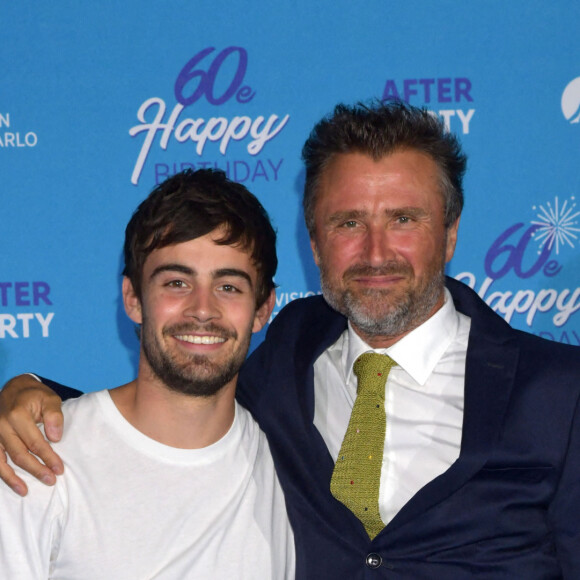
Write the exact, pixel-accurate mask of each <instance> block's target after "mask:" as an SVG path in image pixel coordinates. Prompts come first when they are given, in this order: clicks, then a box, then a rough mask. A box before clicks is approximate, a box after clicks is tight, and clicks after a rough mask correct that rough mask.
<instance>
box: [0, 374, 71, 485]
mask: <svg viewBox="0 0 580 580" xmlns="http://www.w3.org/2000/svg"><path fill="white" fill-rule="evenodd" d="M60 407H61V400H60V398H59V396H58V395H57V394H56V393H54V391H52V390H51V389H49V388H48V387H47V386H46V385H44V384H43V383H41V382H39V381H38V380H37V379H36V378H34V377H33V376H31V375H19V376H17V377H14V378H13V379H11V380H10V381H8V382H7V383H6V384H5V385H4V388H3V389H2V391H0V479H2V481H4V483H6V485H8V486H9V487H11V488H12V489H13V490H14V491H15V492H16V493H17V494H19V495H22V496H24V495H26V494H27V492H28V488H27V486H26V484H25V483H24V481H23V480H22V479H21V478H20V477H18V476H17V475H16V473H15V472H14V470H13V469H12V467H11V466H10V465H8V462H7V457H6V454H8V455H9V456H10V458H11V459H12V461H13V462H14V463H15V464H16V465H18V466H19V467H21V468H22V469H24V470H25V471H28V472H29V473H31V474H32V475H34V477H36V478H37V479H39V480H40V481H42V482H43V483H46V484H47V485H54V484H55V483H56V475H60V474H61V473H63V471H64V465H63V463H62V460H61V459H60V457H59V456H58V455H57V454H56V453H55V452H54V451H53V449H52V447H51V446H50V444H49V443H48V442H47V441H46V439H45V438H44V437H43V435H42V433H41V431H40V430H39V428H38V427H37V423H44V430H45V433H46V437H47V438H48V439H49V440H50V441H59V440H60V438H61V437H62V426H63V416H62V412H61V410H60Z"/></svg>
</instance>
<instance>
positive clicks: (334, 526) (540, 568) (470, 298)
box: [238, 279, 580, 580]
mask: <svg viewBox="0 0 580 580" xmlns="http://www.w3.org/2000/svg"><path fill="white" fill-rule="evenodd" d="M447 285H448V288H449V289H450V291H451V293H452V295H453V299H454V302H455V306H456V308H457V309H458V310H459V311H460V312H463V313H464V314H466V315H467V316H469V317H471V331H470V336H469V344H468V352H467V363H466V371H465V408H464V422H463V434H462V442H461V453H460V457H459V459H458V460H457V461H456V462H455V463H454V464H453V465H452V466H451V467H450V468H449V469H448V470H447V471H446V472H445V473H444V474H442V475H441V476H439V477H437V478H436V479H434V480H433V481H431V482H430V483H429V484H427V485H426V486H425V487H424V488H422V489H421V490H420V491H419V492H418V493H417V494H416V495H415V496H414V497H413V498H412V499H411V500H410V501H409V502H408V503H407V504H406V505H405V506H404V507H403V508H402V509H401V511H400V512H399V513H398V514H397V516H396V517H395V518H394V519H393V520H392V521H391V522H390V523H389V524H388V525H387V526H386V527H385V528H384V529H383V531H382V532H381V533H380V534H379V535H378V536H377V537H376V538H375V539H374V540H373V541H370V539H369V537H368V536H367V534H366V532H365V530H364V528H363V526H362V524H361V523H360V522H359V520H358V519H357V518H356V517H355V516H354V515H353V514H352V513H351V512H350V511H349V510H348V509H347V508H345V507H344V506H343V505H342V504H341V503H340V502H338V501H336V500H335V499H334V498H333V497H332V495H331V494H330V491H329V487H330V478H331V474H332V470H333V467H334V463H333V460H332V458H331V456H330V454H329V452H328V449H327V447H326V444H325V443H324V441H323V439H322V437H321V435H320V434H319V432H318V430H317V429H316V427H314V425H313V418H314V383H313V364H314V361H315V360H316V359H317V357H318V356H319V355H320V354H321V353H322V351H323V350H324V349H326V348H327V347H328V346H329V345H331V344H332V343H333V342H335V341H336V339H337V338H338V336H339V335H340V333H341V332H342V331H343V330H344V329H345V328H346V320H345V318H344V317H342V316H341V315H339V314H337V313H336V312H335V311H333V310H332V309H330V308H329V307H328V306H327V305H326V303H325V302H324V300H323V299H322V298H321V297H313V298H306V299H302V300H297V301H295V302H292V303H291V304H289V305H288V306H287V307H286V308H284V309H283V311H282V312H280V314H279V315H278V316H277V317H276V318H275V319H274V321H273V323H272V324H271V325H270V328H269V330H268V335H267V338H266V341H265V342H264V343H263V344H262V345H261V346H260V347H259V348H258V349H257V350H256V352H255V353H254V354H253V355H252V356H251V357H250V359H249V360H248V361H247V363H246V365H245V367H244V369H243V372H242V373H241V376H240V384H239V386H238V398H239V400H240V401H241V402H242V404H244V405H245V406H246V407H248V408H249V409H250V410H251V412H252V413H253V414H254V416H255V417H256V419H257V420H258V422H259V423H260V425H261V427H262V429H263V430H264V431H265V432H266V434H267V435H268V439H269V442H270V446H271V449H272V453H273V455H274V460H275V463H276V468H277V470H278V474H279V477H280V480H281V483H282V486H283V488H284V491H285V494H286V502H287V506H288V510H289V514H290V519H291V521H292V525H293V527H294V533H295V538H296V548H297V561H298V562H297V563H298V568H297V572H298V573H297V577H298V578H306V579H313V580H314V579H316V580H321V579H328V580H336V579H348V580H351V579H359V578H360V579H362V578H369V579H371V578H376V579H378V578H385V579H387V578H389V579H401V578H405V579H413V580H419V579H423V578H424V579H429V580H433V579H437V580H440V579H449V580H461V579H464V578H466V579H467V578H469V579H471V578H474V577H477V578H490V579H494V580H495V579H502V578H506V579H507V578H509V579H510V580H514V579H518V580H519V579H522V580H524V579H525V580H530V579H538V580H539V579H542V580H546V579H551V578H566V579H573V580H578V579H580V410H579V408H578V407H579V399H580V349H578V348H576V347H571V346H568V345H562V344H558V343H554V342H549V341H546V340H542V339H539V338H538V337H535V336H533V335H530V334H527V333H523V332H520V331H516V330H514V329H512V328H511V327H510V326H509V325H508V324H507V323H506V322H505V321H504V320H503V319H502V318H500V317H499V316H498V315H496V314H495V313H494V312H493V311H492V310H491V309H490V308H489V307H488V306H487V305H486V304H485V303H484V302H483V301H482V300H481V299H480V298H479V297H478V296H477V294H475V293H474V292H473V291H472V290H470V289H469V288H468V287H467V286H465V285H463V284H461V283H459V282H457V281H455V280H451V279H448V280H447ZM373 553H374V554H375V555H376V556H374V557H372V558H371V561H370V563H371V565H372V566H375V567H369V566H368V565H367V564H366V562H367V557H368V555H369V554H373ZM377 556H378V557H377ZM379 562H380V565H379V566H378V567H376V566H377V564H378V563H379Z"/></svg>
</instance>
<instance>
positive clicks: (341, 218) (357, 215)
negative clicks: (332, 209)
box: [327, 209, 367, 226]
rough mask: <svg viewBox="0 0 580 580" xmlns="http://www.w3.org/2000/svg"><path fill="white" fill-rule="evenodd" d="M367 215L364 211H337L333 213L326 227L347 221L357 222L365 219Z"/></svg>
mask: <svg viewBox="0 0 580 580" xmlns="http://www.w3.org/2000/svg"><path fill="white" fill-rule="evenodd" d="M366 215H367V214H366V212H364V211H360V210H356V209H352V210H346V211H337V212H336V213H333V214H332V215H331V216H330V217H329V218H328V220H327V223H328V225H331V226H333V225H337V224H341V223H343V222H347V221H349V220H358V219H362V218H363V217H365V216H366Z"/></svg>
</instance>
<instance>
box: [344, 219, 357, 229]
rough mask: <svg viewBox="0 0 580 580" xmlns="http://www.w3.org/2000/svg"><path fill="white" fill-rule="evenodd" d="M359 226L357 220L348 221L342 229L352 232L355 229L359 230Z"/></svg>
mask: <svg viewBox="0 0 580 580" xmlns="http://www.w3.org/2000/svg"><path fill="white" fill-rule="evenodd" d="M358 226H359V223H358V222H357V221H356V220H346V221H345V222H343V223H342V224H341V227H342V228H345V229H347V230H352V229H354V228H357V227H358Z"/></svg>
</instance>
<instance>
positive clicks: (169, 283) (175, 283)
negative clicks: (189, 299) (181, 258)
mask: <svg viewBox="0 0 580 580" xmlns="http://www.w3.org/2000/svg"><path fill="white" fill-rule="evenodd" d="M163 285H164V286H166V287H167V288H177V289H181V288H186V287H187V284H186V283H185V282H184V281H183V280H179V279H171V280H166V281H165V283H164V284H163Z"/></svg>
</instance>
